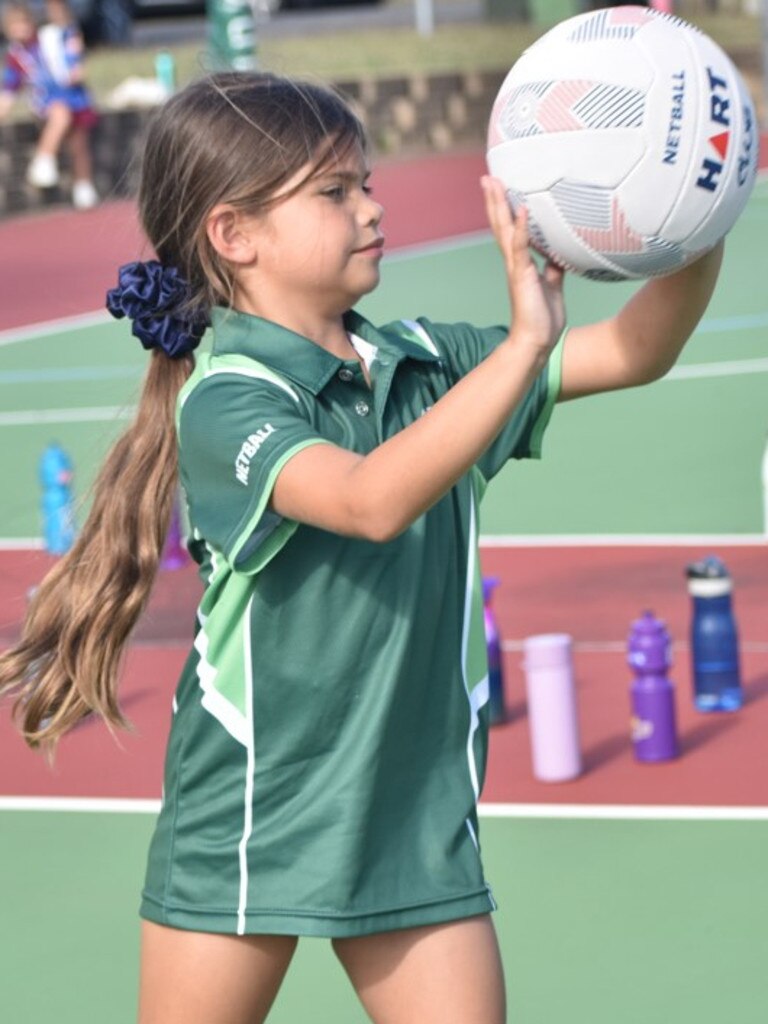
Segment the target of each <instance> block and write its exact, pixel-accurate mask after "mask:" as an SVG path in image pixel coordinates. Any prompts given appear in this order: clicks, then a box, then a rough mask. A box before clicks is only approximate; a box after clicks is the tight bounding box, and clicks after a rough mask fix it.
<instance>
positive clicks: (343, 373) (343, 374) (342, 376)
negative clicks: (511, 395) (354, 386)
mask: <svg viewBox="0 0 768 1024" xmlns="http://www.w3.org/2000/svg"><path fill="white" fill-rule="evenodd" d="M354 376H355V375H354V373H353V372H352V371H351V370H348V369H347V367H346V366H345V367H343V368H342V369H341V370H339V380H343V381H344V383H345V384H349V382H350V381H351V380H352V378H353V377H354Z"/></svg>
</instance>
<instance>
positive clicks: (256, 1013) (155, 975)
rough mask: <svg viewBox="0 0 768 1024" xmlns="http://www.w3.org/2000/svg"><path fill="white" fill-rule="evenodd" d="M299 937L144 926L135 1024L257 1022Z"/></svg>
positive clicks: (259, 1023) (265, 1010)
mask: <svg viewBox="0 0 768 1024" xmlns="http://www.w3.org/2000/svg"><path fill="white" fill-rule="evenodd" d="M296 943H297V939H296V938H295V937H293V936H283V935H242V936H241V935H215V934H210V933H204V932H191V931H181V930H179V929H175V928H165V927H164V926H162V925H158V924H152V923H150V922H148V921H144V922H143V923H142V948H141V982H140V987H139V1024H261V1022H262V1021H264V1020H266V1016H267V1013H268V1012H269V1008H270V1006H271V1005H272V1003H273V1001H274V999H275V996H276V995H277V992H278V989H279V988H280V983H281V982H282V980H283V977H284V976H285V972H286V970H287V969H288V965H289V963H290V962H291V957H292V956H293V953H294V950H295V949H296Z"/></svg>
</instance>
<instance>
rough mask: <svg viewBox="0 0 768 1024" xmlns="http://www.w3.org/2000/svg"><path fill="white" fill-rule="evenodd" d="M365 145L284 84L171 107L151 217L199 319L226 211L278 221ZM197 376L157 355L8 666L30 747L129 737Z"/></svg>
mask: <svg viewBox="0 0 768 1024" xmlns="http://www.w3.org/2000/svg"><path fill="white" fill-rule="evenodd" d="M353 145H360V146H361V147H363V148H365V137H364V132H363V129H362V127H361V124H360V122H359V121H358V119H357V118H356V117H355V115H354V114H353V112H352V111H351V110H350V108H349V107H348V106H347V105H346V104H345V103H344V102H343V100H341V98H340V97H339V96H337V95H336V94H335V93H334V92H332V91H331V90H330V89H327V88H325V87H322V86H318V85H315V84H310V83H306V82H297V81H293V80H291V79H286V78H281V77H278V76H275V75H270V74H247V73H235V72H233V73H230V74H221V75H215V76H212V77H210V78H206V79H204V80H201V81H199V82H195V83H193V84H192V85H190V86H187V88H186V89H184V90H182V91H181V92H180V93H178V94H177V95H176V96H174V97H173V98H172V99H170V100H169V101H168V102H167V103H166V104H164V106H163V107H161V108H160V110H159V111H158V112H157V114H156V115H155V117H154V118H153V120H152V122H151V124H150V127H149V129H148V133H147V139H146V144H145V149H144V153H143V157H142V172H141V185H140V189H139V211H140V215H141V221H142V225H143V227H144V230H145V232H146V235H147V238H148V239H149V241H150V242H151V244H152V246H153V247H154V249H155V252H156V253H157V256H158V258H159V259H160V261H161V262H162V263H163V264H164V265H167V266H174V267H176V268H177V269H178V270H179V271H181V273H182V275H183V276H184V277H185V279H186V281H187V283H188V284H189V286H190V300H189V306H190V307H194V308H195V309H197V310H198V311H199V310H200V309H201V308H203V307H208V308H210V306H212V305H213V304H228V303H229V301H230V298H231V294H232V287H233V282H232V276H231V273H230V269H229V267H228V266H227V265H226V264H225V263H224V261H222V260H221V259H220V257H219V256H218V254H217V253H216V252H215V250H214V249H213V247H212V246H211V245H210V243H209V241H208V237H207V233H206V220H207V216H208V213H209V211H210V210H211V209H212V208H213V207H214V206H215V205H217V204H219V203H230V204H232V205H234V206H237V207H238V208H240V209H243V210H245V211H247V212H251V213H256V212H259V211H263V210H267V209H269V207H270V205H272V204H273V203H274V202H275V199H274V197H275V194H276V193H277V192H278V191H279V190H280V189H281V187H282V186H283V185H285V183H286V182H288V181H289V180H290V179H291V178H293V177H295V176H296V174H297V173H298V172H299V171H300V170H301V169H302V168H303V167H305V166H306V167H307V175H306V177H307V178H309V177H311V176H312V175H313V174H315V173H317V171H318V170H320V169H321V168H322V167H324V166H325V165H326V164H327V163H328V162H329V161H331V160H332V159H334V158H335V157H337V156H339V155H342V154H343V153H344V152H346V151H347V150H348V149H349V148H350V147H351V146H353ZM299 187H300V186H299ZM283 194H284V193H283ZM193 368H194V357H193V355H191V354H187V355H184V356H182V357H181V358H176V359H171V358H169V357H168V356H166V355H165V354H164V353H163V352H162V351H159V350H156V351H154V352H153V353H152V356H151V359H150V366H149V369H148V372H147V375H146V378H145V382H144V387H143V390H142V394H141V398H140V401H139V406H138V411H137V414H136V418H135V421H134V422H133V423H132V424H131V426H130V427H129V428H128V430H127V431H126V432H125V433H124V434H123V435H122V436H121V437H120V438H119V439H118V441H117V442H116V443H115V445H114V447H113V448H112V449H111V451H110V452H109V454H108V455H107V457H106V460H105V462H104V464H103V466H102V468H101V470H100V472H99V474H98V476H97V479H96V481H95V484H94V491H93V502H92V505H91V509H90V512H89V514H88V517H87V519H86V521H85V524H84V525H83V528H82V530H81V532H80V534H79V536H78V537H77V539H76V541H75V543H74V545H73V547H72V548H71V549H70V551H69V552H68V553H67V554H66V555H65V556H64V557H63V558H61V559H60V560H59V561H58V562H57V563H56V564H55V565H54V567H53V568H52V569H51V571H50V572H49V573H48V575H47V576H46V577H45V579H44V580H43V582H42V583H41V584H40V586H39V588H38V590H37V592H36V594H35V596H34V597H33V599H32V601H31V603H30V606H29V609H28V612H27V617H26V620H25V622H24V626H23V631H22V636H21V640H20V641H19V642H18V644H17V645H16V646H15V647H13V648H12V649H11V650H10V651H8V652H6V653H5V654H4V655H3V656H2V657H0V692H3V691H13V692H15V693H16V702H15V705H14V713H15V717H16V720H17V722H18V724H19V726H20V728H21V731H22V733H23V735H24V737H25V739H26V741H27V742H28V743H29V745H30V746H32V747H38V746H42V747H44V748H46V749H47V750H49V751H52V750H53V749H54V748H55V745H56V743H57V742H58V740H59V739H60V738H61V736H62V735H63V734H64V733H65V732H66V731H67V730H68V729H70V728H72V726H74V725H75V724H77V722H78V721H80V719H82V718H83V717H84V716H86V715H88V714H90V713H92V712H95V713H97V714H99V715H101V716H102V717H103V718H104V719H105V720H106V722H107V723H108V724H109V725H110V726H118V725H125V724H126V723H125V720H124V718H123V715H122V713H121V711H120V707H119V704H118V700H117V681H118V676H119V670H120V664H121V658H122V654H123V651H124V648H125V645H126V642H127V640H128V638H129V636H130V634H131V631H132V630H133V628H134V626H135V625H136V622H137V620H138V618H139V615H140V614H141V612H142V609H143V608H144V606H145V605H146V602H147V600H148V598H149V594H150V591H151V588H152V583H153V581H154V578H155V575H156V573H157V567H158V564H159V561H160V557H161V554H162V549H163V544H164V540H165V535H166V533H167V530H168V525H169V521H170V517H171V512H172V508H173V502H174V497H175V494H176V489H177V479H178V464H177V448H176V436H175V430H174V414H175V405H176V399H177V397H178V392H179V389H180V388H181V386H182V384H183V383H184V381H185V380H186V379H187V378H188V377H189V375H190V373H191V372H192V370H193Z"/></svg>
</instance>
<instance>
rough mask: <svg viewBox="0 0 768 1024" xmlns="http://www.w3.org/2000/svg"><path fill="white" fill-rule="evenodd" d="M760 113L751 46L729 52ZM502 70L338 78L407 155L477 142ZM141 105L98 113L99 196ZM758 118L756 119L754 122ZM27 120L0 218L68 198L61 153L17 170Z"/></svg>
mask: <svg viewBox="0 0 768 1024" xmlns="http://www.w3.org/2000/svg"><path fill="white" fill-rule="evenodd" d="M732 56H733V58H734V60H735V61H736V63H737V64H738V65H739V66H740V68H741V70H742V73H743V74H744V77H745V78H746V80H747V83H748V85H749V87H750V89H751V91H752V95H753V97H754V99H755V103H756V104H757V106H758V118H759V119H760V118H761V117H762V115H763V109H762V100H763V91H762V78H761V61H760V53H759V51H758V50H755V51H754V52H753V51H747V52H744V53H735V54H733V55H732ZM504 75H505V71H484V72H470V73H465V74H462V73H453V74H443V75H430V76H426V75H411V76H403V77H401V78H390V79H381V80H375V79H370V80H361V81H349V82H339V83H338V87H339V89H340V90H341V91H342V93H343V94H344V95H345V96H347V97H348V99H349V100H350V102H351V103H352V105H353V107H354V108H355V110H356V111H357V113H358V115H359V116H360V117H361V119H362V120H363V122H364V124H365V125H366V127H367V129H368V132H369V134H370V137H371V140H372V142H373V149H374V154H376V153H378V154H387V155H392V154H408V153H416V152H424V151H443V150H448V149H452V148H455V147H462V146H470V145H474V146H482V145H483V144H484V141H485V132H486V126H487V122H488V114H489V111H490V108H491V104H492V102H493V99H494V97H495V95H496V93H497V91H498V89H499V86H500V85H501V82H502V80H503V78H504ZM149 116H150V115H149V112H147V111H144V110H142V111H139V110H136V111H119V112H118V111H111V112H105V113H104V114H103V115H102V117H101V120H100V122H99V124H98V125H97V127H96V128H95V129H94V132H93V136H92V143H93V154H94V165H95V174H94V177H95V180H96V187H97V188H98V190H99V193H100V194H101V195H102V196H112V197H119V196H128V195H131V194H132V193H133V192H134V191H135V188H136V180H137V172H138V166H137V154H138V153H139V151H140V144H141V135H142V131H143V129H144V126H145V124H146V122H147V119H148V117H149ZM761 123H762V121H761ZM37 134H38V128H37V126H36V125H35V124H33V123H28V122H16V123H11V124H5V125H2V126H0V217H6V216H9V215H11V214H15V213H20V212H23V211H26V210H34V209H40V208H42V207H45V206H50V205H55V204H58V203H62V202H68V201H69V180H68V168H67V163H66V158H63V159H62V184H61V186H60V187H58V188H54V189H49V190H47V191H46V192H40V191H38V190H37V189H34V188H31V187H30V186H29V185H27V184H26V181H25V180H24V175H25V172H26V168H27V164H28V163H29V160H30V157H31V155H32V151H33V149H34V146H35V141H36V139H37Z"/></svg>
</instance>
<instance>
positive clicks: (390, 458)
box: [272, 179, 564, 541]
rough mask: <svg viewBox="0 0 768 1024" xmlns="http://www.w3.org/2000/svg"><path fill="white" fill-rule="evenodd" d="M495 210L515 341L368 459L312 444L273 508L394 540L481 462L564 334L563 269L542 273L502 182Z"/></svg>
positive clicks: (492, 185) (490, 187)
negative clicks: (513, 220) (511, 210)
mask: <svg viewBox="0 0 768 1024" xmlns="http://www.w3.org/2000/svg"><path fill="white" fill-rule="evenodd" d="M483 188H484V192H485V202H486V210H487V212H488V218H489V221H490V223H491V227H492V228H493V231H494V234H495V235H496V239H497V242H498V244H499V246H500V248H501V251H502V254H503V256H504V260H505V265H506V270H507V278H508V282H509V290H510V298H511V302H512V307H513V310H514V322H513V325H512V328H511V330H510V333H509V335H508V337H507V338H506V339H505V340H504V341H503V342H502V343H501V344H500V345H499V346H498V347H497V348H496V349H495V350H494V351H493V352H492V353H491V354H490V355H489V356H488V357H487V358H486V359H485V360H484V361H483V362H482V363H481V364H480V365H479V366H477V367H476V368H475V369H474V370H473V371H472V372H471V373H469V374H467V376H466V377H464V378H463V379H462V380H460V381H459V382H458V383H457V384H456V385H455V386H454V387H453V388H451V390H450V391H449V392H448V393H447V394H446V395H445V396H443V398H441V399H440V400H439V401H438V402H436V403H435V405H434V406H433V407H432V408H431V409H430V410H429V412H428V413H426V414H425V415H424V416H421V417H420V418H419V419H418V420H417V421H416V422H415V423H413V424H411V425H410V426H409V427H407V428H406V429H405V430H403V431H401V432H400V433H399V434H396V435H395V436H394V437H392V438H390V439H389V440H387V441H385V442H384V444H382V445H380V446H379V447H378V448H376V449H374V451H372V452H371V453H370V454H368V455H358V454H356V453H355V452H351V451H347V450H346V449H343V448H338V447H336V446H334V445H331V444H328V445H313V446H311V447H309V448H306V449H304V450H303V451H301V452H299V453H298V454H297V455H295V456H294V457H293V458H292V459H290V461H289V462H287V463H286V465H285V466H284V467H283V469H282V471H281V472H280V474H279V476H278V478H277V481H276V482H275V486H274V489H273V493H272V507H273V509H274V510H275V511H276V512H277V513H278V514H279V515H281V516H284V517H285V518H288V519H294V520H296V521H298V522H303V523H309V524H311V525H313V526H318V527H320V528H322V529H325V530H329V531H332V532H334V533H341V534H345V535H348V536H355V537H363V538H366V539H368V540H373V541H387V540H390V539H392V538H393V537H396V536H397V535H398V534H399V533H401V532H402V531H403V530H405V529H406V528H407V527H408V526H409V525H410V524H411V523H412V522H414V521H415V520H416V519H417V518H418V517H419V516H420V515H422V514H423V513H424V512H426V511H427V509H429V508H430V507H431V506H432V505H434V504H435V503H436V502H437V501H438V500H439V499H440V498H441V497H442V496H443V495H444V494H445V493H446V492H447V491H449V490H450V489H451V487H453V485H454V484H455V483H456V482H457V481H458V480H459V479H460V478H461V477H462V476H463V475H464V474H465V473H466V472H467V471H468V470H469V469H470V468H471V467H472V466H473V465H474V463H475V462H476V461H477V460H478V459H479V458H480V456H481V455H482V453H483V452H484V451H485V450H486V448H487V447H488V446H489V445H490V444H491V442H492V441H493V440H494V438H495V437H496V436H497V435H498V433H499V431H500V430H501V429H502V427H503V426H504V424H505V422H506V421H507V420H508V419H509V417H510V416H511V414H512V413H513V411H514V410H515V407H516V406H517V405H518V403H519V402H521V401H522V399H523V398H524V396H525V394H526V393H527V391H528V390H529V388H530V387H531V385H532V384H533V382H534V380H535V379H536V377H537V375H538V374H539V373H540V372H541V370H542V368H543V367H544V365H545V364H546V362H547V359H548V358H549V355H550V353H551V351H552V349H553V347H554V346H555V344H556V343H557V340H558V338H559V337H560V334H561V332H562V329H563V324H564V312H563V300H562V276H563V275H562V272H561V271H559V270H558V269H557V268H555V267H554V266H552V265H547V266H546V267H545V269H544V271H543V272H539V270H538V268H537V266H536V264H535V263H534V261H533V259H532V258H531V254H530V251H529V249H528V232H527V222H526V218H525V214H524V213H523V214H522V215H521V216H520V217H519V218H518V220H517V223H516V225H513V224H512V223H511V221H510V218H509V217H508V216H506V197H505V196H504V191H503V189H501V188H500V187H499V186H498V184H497V183H496V182H493V181H492V180H489V179H484V180H483Z"/></svg>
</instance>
